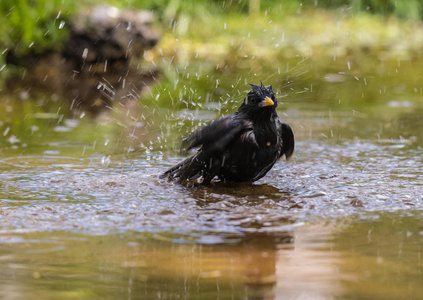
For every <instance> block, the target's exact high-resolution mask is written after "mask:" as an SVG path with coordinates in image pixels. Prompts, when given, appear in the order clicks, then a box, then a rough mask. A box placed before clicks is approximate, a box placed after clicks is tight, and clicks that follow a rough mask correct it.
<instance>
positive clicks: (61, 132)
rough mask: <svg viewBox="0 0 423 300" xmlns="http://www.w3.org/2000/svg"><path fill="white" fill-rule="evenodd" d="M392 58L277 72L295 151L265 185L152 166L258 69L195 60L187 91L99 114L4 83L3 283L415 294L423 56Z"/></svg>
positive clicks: (164, 292) (117, 291)
mask: <svg viewBox="0 0 423 300" xmlns="http://www.w3.org/2000/svg"><path fill="white" fill-rule="evenodd" d="M397 64H398V63H397V62H395V63H393V66H392V68H393V69H394V70H395V69H397V71H398V69H399V71H400V72H399V73H400V74H403V75H401V76H402V77H401V76H400V75H395V76H394V78H392V76H391V75H389V74H393V73H390V71H389V68H390V66H388V65H387V66H385V68H386V69H384V70H383V71H379V73H377V74H376V73H365V72H364V71H363V72H364V73H357V70H355V69H354V66H353V67H352V70H351V72H350V73H348V69H346V66H347V64H346V62H342V61H340V62H337V65H335V66H333V64H332V65H331V67H330V68H331V70H330V73H326V72H325V70H321V69H319V71H317V68H321V67H317V66H314V65H313V64H312V62H300V63H298V66H299V67H298V69H301V70H298V71H296V72H297V73H294V74H292V73H289V72H288V73H287V74H278V73H277V72H276V73H273V75H272V76H271V77H270V78H267V80H268V81H269V82H265V83H266V84H270V83H273V86H274V88H275V89H276V90H278V98H279V101H280V105H279V107H278V113H279V115H280V117H281V119H283V120H284V121H286V122H287V123H289V124H290V125H291V127H292V128H293V130H294V133H295V135H296V153H295V156H294V158H293V159H291V160H290V161H288V162H286V161H284V160H281V161H280V162H278V163H277V164H276V165H275V167H274V168H273V169H272V170H271V171H270V172H269V173H268V174H267V175H266V176H265V177H264V178H262V179H261V180H260V181H258V182H255V183H254V184H226V183H217V184H215V185H213V186H211V187H201V186H194V187H187V186H183V185H177V184H174V183H172V182H168V181H167V180H160V179H159V178H158V175H159V174H160V173H162V172H164V171H165V170H166V169H167V168H169V167H170V166H171V165H173V164H175V163H177V162H179V161H180V160H182V159H183V158H184V157H185V156H186V155H188V154H186V153H184V152H181V151H179V146H178V145H179V143H180V138H181V137H182V136H184V135H186V134H187V133H189V132H191V131H192V130H193V129H194V128H197V127H198V126H200V125H201V124H203V123H205V122H208V121H210V120H211V119H213V118H215V117H217V116H219V115H221V114H226V113H232V112H233V111H235V110H236V108H237V107H238V106H239V105H240V103H241V101H242V99H243V95H244V92H245V91H247V90H248V89H249V86H248V85H247V82H252V83H257V81H260V78H259V77H260V76H262V75H263V74H258V75H256V74H254V75H252V74H249V75H248V76H247V77H246V78H245V80H244V78H243V80H233V79H232V78H236V76H239V74H229V75H228V74H226V75H225V74H220V73H218V74H215V75H213V76H209V75H207V74H203V75H201V74H200V75H199V76H198V77H196V79H195V80H194V79H192V78H193V76H191V78H189V76H186V74H189V72H195V70H193V69H190V68H188V69H186V70H185V75H181V80H180V81H179V83H178V84H176V85H175V88H174V91H172V93H175V95H176V96H174V95H173V94H171V93H170V92H169V90H168V86H169V85H166V84H165V83H159V84H157V85H156V86H155V87H153V88H152V89H151V95H150V96H151V98H152V99H154V100H149V102H148V101H146V102H143V99H141V101H140V102H131V104H130V105H127V106H125V105H116V107H115V108H114V109H113V110H112V112H111V113H106V114H105V116H99V117H97V118H94V119H93V118H90V117H89V116H88V115H85V114H84V113H83V112H77V113H75V112H73V113H72V112H70V111H68V110H67V108H66V107H68V106H69V105H68V103H66V102H61V101H58V100H57V95H53V96H54V97H53V96H52V95H50V94H48V93H47V94H46V93H44V94H41V95H43V96H40V94H31V93H29V94H28V89H26V88H25V86H24V87H22V89H21V90H17V91H15V93H12V94H11V95H8V96H0V97H4V99H2V100H3V102H4V103H5V105H4V107H3V108H2V109H3V111H2V112H1V118H2V120H1V123H0V133H1V134H2V141H1V143H0V147H1V151H0V170H1V172H0V182H1V183H0V270H1V272H0V286H1V287H2V288H1V289H0V298H2V299H28V298H34V299H35V298H37V299H116V298H119V299H419V298H420V297H421V295H422V294H423V265H422V247H423V218H422V217H423V186H422V182H423V181H422V180H423V171H422V170H423V134H422V131H421V129H422V125H423V124H422V119H421V112H422V109H423V105H422V103H423V102H422V97H423V96H422V90H421V87H420V86H418V82H417V80H416V79H415V78H409V77H407V74H409V73H408V72H407V70H408V69H412V68H413V67H416V65H418V64H416V65H414V66H413V64H411V63H408V64H407V63H403V64H402V65H401V66H402V67H401V68H400V67H399V65H397ZM336 66H338V68H339V69H338V70H336ZM348 68H349V65H348ZM407 68H408V69H407ZM334 69H335V70H334ZM303 70H306V71H307V72H306V73H307V74H314V75H311V76H308V75H307V76H306V77H304V75H301V74H304V72H303ZM327 72H329V71H327ZM353 72H356V73H353ZM397 73H398V72H397ZM397 73H395V74H397ZM295 74H297V77H295V76H294V75H295ZM357 74H360V75H357ZM263 76H264V75H263ZM288 77H294V78H295V80H294V81H289V80H287V78H288ZM188 78H189V79H188ZM216 78H219V81H220V82H221V84H220V85H219V84H217V83H216ZM366 78H367V79H366ZM235 82H236V84H235ZM310 82H312V85H313V86H311V84H310ZM217 85H219V86H218V87H217ZM213 90H215V91H216V93H215V94H213V92H210V91H213ZM179 91H185V92H179ZM22 93H24V94H22ZM51 99H56V100H54V101H53V100H51ZM184 99H185V100H186V101H185V100H184ZM204 99H206V100H204ZM363 99H364V100H363ZM183 100H184V101H185V103H186V106H185V107H184V105H181V104H180V103H181V102H182V101H183ZM365 100H366V101H365ZM175 103H176V104H175Z"/></svg>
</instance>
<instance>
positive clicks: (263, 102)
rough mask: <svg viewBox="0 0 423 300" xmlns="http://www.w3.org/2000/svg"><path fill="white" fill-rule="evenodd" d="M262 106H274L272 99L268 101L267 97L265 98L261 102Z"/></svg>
mask: <svg viewBox="0 0 423 300" xmlns="http://www.w3.org/2000/svg"><path fill="white" fill-rule="evenodd" d="M261 104H262V106H270V105H275V102H273V100H272V99H270V98H269V97H266V98H265V99H264V100H263V101H261Z"/></svg>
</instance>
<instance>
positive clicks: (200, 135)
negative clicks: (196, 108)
mask: <svg viewBox="0 0 423 300" xmlns="http://www.w3.org/2000/svg"><path fill="white" fill-rule="evenodd" d="M249 126H250V124H249V123H248V122H246V121H243V120H240V119H237V118H235V117H234V116H233V115H229V116H226V117H222V118H219V119H217V120H214V121H212V122H211V123H210V124H208V125H206V126H204V127H203V128H201V129H200V130H198V131H196V132H194V133H193V134H192V135H191V136H189V137H188V138H187V139H185V140H184V144H189V146H188V148H187V150H190V149H192V148H195V147H198V146H200V145H203V147H202V150H203V151H205V152H208V153H211V152H214V151H219V150H220V151H221V150H224V149H225V148H226V147H227V145H228V144H229V143H230V142H231V141H232V140H233V139H234V138H235V137H237V136H239V134H240V133H241V132H243V131H245V130H248V129H249Z"/></svg>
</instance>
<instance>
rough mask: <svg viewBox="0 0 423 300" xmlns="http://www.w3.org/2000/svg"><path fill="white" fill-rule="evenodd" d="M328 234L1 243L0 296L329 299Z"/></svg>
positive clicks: (12, 238) (28, 238)
mask: <svg viewBox="0 0 423 300" xmlns="http://www.w3.org/2000/svg"><path fill="white" fill-rule="evenodd" d="M325 231H326V230H322V228H321V227H308V228H307V230H303V229H302V228H297V229H296V230H295V231H288V232H279V233H274V234H246V235H244V236H243V237H242V238H240V241H239V242H238V243H236V244H212V245H210V244H204V243H203V244H197V243H174V242H171V241H169V240H162V238H160V234H158V235H155V234H135V233H127V234H118V235H109V236H98V237H95V236H84V235H78V234H70V233H63V232H56V233H54V232H52V233H33V234H32V235H19V234H16V235H3V236H2V237H1V245H0V251H1V253H2V256H1V260H0V268H1V269H2V270H3V271H2V273H1V274H2V275H0V280H1V281H2V285H6V286H7V287H8V288H7V289H2V291H1V292H0V295H1V296H2V298H3V296H5V297H6V298H5V299H7V297H10V296H11V295H13V296H15V297H17V298H26V297H29V296H30V295H37V296H38V297H39V298H42V299H48V298H52V297H60V298H61V299H67V298H72V297H75V296H78V297H79V298H92V297H94V298H97V297H102V298H103V299H112V298H116V297H119V298H125V299H139V298H143V299H175V298H178V299H198V298H201V299H210V298H213V299H217V298H219V299H304V297H313V299H316V298H317V299H318V298H322V299H327V298H330V297H332V296H334V295H335V294H337V293H338V292H339V288H338V279H337V275H338V274H337V271H336V267H335V264H336V263H337V260H336V258H334V257H337V256H336V254H335V253H334V252H332V251H329V252H328V249H329V244H328V237H327V234H326V233H324V232H325ZM56 235H58V236H59V237H56ZM34 262H36V263H34ZM316 275H318V276H316Z"/></svg>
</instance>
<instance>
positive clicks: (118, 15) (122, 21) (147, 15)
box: [63, 6, 159, 63]
mask: <svg viewBox="0 0 423 300" xmlns="http://www.w3.org/2000/svg"><path fill="white" fill-rule="evenodd" d="M152 21H153V15H152V13H151V12H148V11H132V10H119V9H118V8H116V7H113V6H96V7H93V8H92V9H91V11H90V12H89V13H88V14H80V15H77V16H76V18H75V19H74V20H73V21H72V22H71V24H70V38H69V40H68V42H67V43H66V46H65V50H64V52H63V54H64V55H65V57H68V58H72V59H76V60H79V61H81V62H84V63H98V62H104V61H108V62H113V61H117V60H118V61H128V60H129V59H131V58H132V57H139V56H140V55H142V54H143V52H144V50H146V49H150V48H152V47H154V46H155V45H156V44H157V42H158V40H159V35H158V34H157V33H156V32H155V30H153V28H152V27H151V23H152Z"/></svg>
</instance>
